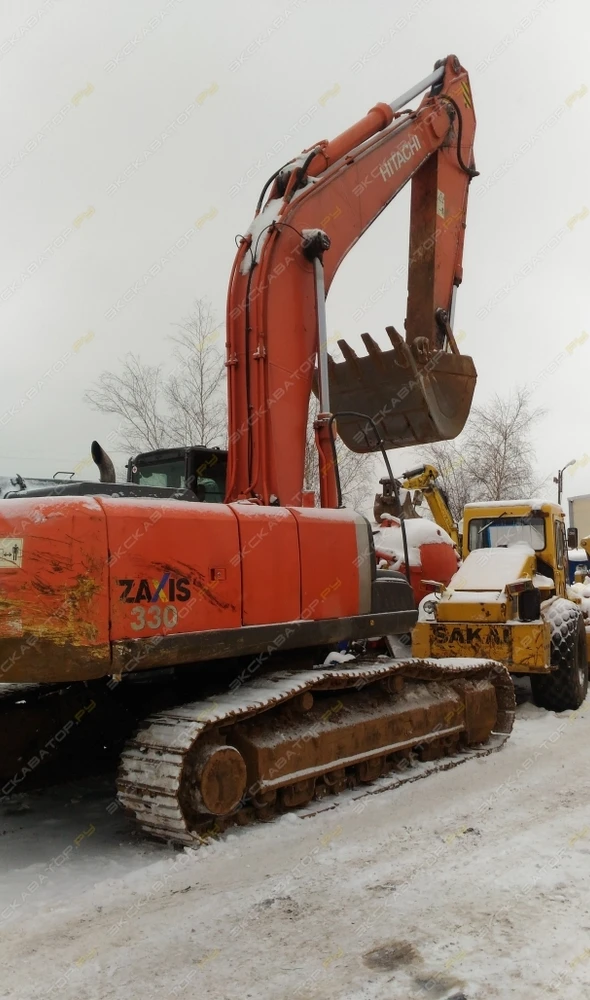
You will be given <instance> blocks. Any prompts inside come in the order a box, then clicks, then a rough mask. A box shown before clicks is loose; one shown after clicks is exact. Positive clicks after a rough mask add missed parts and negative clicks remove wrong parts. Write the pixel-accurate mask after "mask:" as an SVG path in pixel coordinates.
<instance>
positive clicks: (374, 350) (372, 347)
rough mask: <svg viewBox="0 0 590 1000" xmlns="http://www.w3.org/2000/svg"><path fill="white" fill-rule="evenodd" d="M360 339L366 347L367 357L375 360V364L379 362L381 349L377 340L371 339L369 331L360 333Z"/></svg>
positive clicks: (381, 355) (381, 354)
mask: <svg viewBox="0 0 590 1000" xmlns="http://www.w3.org/2000/svg"><path fill="white" fill-rule="evenodd" d="M361 340H362V342H363V344H364V345H365V347H366V348H367V354H368V355H369V357H370V358H371V359H372V360H373V361H375V362H377V364H381V361H382V357H383V351H382V350H381V348H380V347H379V344H378V343H377V341H376V340H373V338H372V336H371V334H370V333H361Z"/></svg>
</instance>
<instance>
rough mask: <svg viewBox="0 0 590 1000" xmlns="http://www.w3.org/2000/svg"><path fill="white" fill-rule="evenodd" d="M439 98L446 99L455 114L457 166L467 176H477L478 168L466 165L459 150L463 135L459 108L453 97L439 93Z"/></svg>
mask: <svg viewBox="0 0 590 1000" xmlns="http://www.w3.org/2000/svg"><path fill="white" fill-rule="evenodd" d="M440 99H441V101H448V102H449V104H452V106H453V107H454V109H455V112H456V114H457V159H458V161H459V166H460V167H461V170H464V171H465V173H466V174H468V176H469V177H479V170H476V169H475V167H468V166H467V164H466V163H465V161H464V159H463V154H462V152H461V139H462V137H463V117H462V115H461V108H460V107H459V105H458V104H457V102H456V101H455V100H454V98H452V97H449V96H448V95H447V94H441V95H440Z"/></svg>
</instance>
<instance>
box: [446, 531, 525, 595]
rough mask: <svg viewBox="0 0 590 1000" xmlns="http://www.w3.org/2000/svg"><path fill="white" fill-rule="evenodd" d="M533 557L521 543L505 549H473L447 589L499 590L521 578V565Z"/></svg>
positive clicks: (522, 567)
mask: <svg viewBox="0 0 590 1000" xmlns="http://www.w3.org/2000/svg"><path fill="white" fill-rule="evenodd" d="M534 554H535V553H534V550H533V549H532V548H531V547H530V545H526V544H525V543H522V544H518V545H511V546H510V548H507V549H504V548H502V549H474V550H473V552H470V553H469V555H468V556H467V558H466V560H465V562H464V563H463V565H462V566H461V568H460V569H459V570H458V571H457V573H455V576H454V577H453V579H452V580H451V582H450V584H449V586H450V588H451V589H453V590H503V589H504V587H505V586H506V584H508V583H514V582H515V581H516V580H519V579H520V578H521V577H522V576H523V575H524V574H523V569H524V564H525V562H526V560H527V559H528V558H529V556H534Z"/></svg>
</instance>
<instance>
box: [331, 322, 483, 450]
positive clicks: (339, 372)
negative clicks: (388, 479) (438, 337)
mask: <svg viewBox="0 0 590 1000" xmlns="http://www.w3.org/2000/svg"><path fill="white" fill-rule="evenodd" d="M387 333H388V335H389V339H390V340H391V343H392V348H391V350H387V351H382V350H381V348H380V347H379V345H378V344H377V343H376V342H375V341H374V340H373V338H372V337H371V336H370V335H369V334H368V333H364V334H362V339H363V342H364V344H365V347H366V348H367V354H366V355H364V356H362V357H359V356H358V355H357V354H356V353H355V351H353V349H352V348H351V347H350V346H349V345H348V344H347V343H346V341H345V340H339V341H338V346H339V348H340V350H341V352H342V354H343V357H344V360H343V361H340V362H336V361H334V359H333V358H332V357H331V356H328V372H329V381H330V409H331V411H332V413H334V414H336V416H337V428H338V434H339V436H340V437H341V438H342V440H343V442H344V444H345V445H346V447H347V448H350V450H351V451H355V452H360V453H363V452H372V451H377V450H378V449H379V447H380V442H379V440H378V438H377V435H376V433H375V429H374V428H373V426H372V424H371V422H370V421H369V420H368V419H366V418H369V417H370V418H371V419H372V421H374V423H375V425H376V426H377V429H378V432H379V435H380V437H381V440H382V441H383V444H384V445H385V447H386V448H403V447H406V446H407V445H416V444H429V443H430V442H432V441H448V440H451V439H452V438H455V437H457V435H458V434H460V432H461V431H462V430H463V427H464V426H465V422H466V420H467V417H468V415H469V411H470V408H471V401H472V399H473V393H474V391H475V382H476V379H477V373H476V370H475V365H474V364H473V360H472V358H470V357H467V356H466V355H463V354H459V353H458V351H457V350H456V345H455V344H454V342H452V343H451V345H450V346H451V350H439V351H434V352H431V351H430V350H429V348H428V347H427V346H424V348H422V345H421V343H420V340H418V341H415V342H414V344H413V345H412V347H410V346H409V345H408V344H407V343H406V341H405V340H404V339H403V338H402V337H401V336H400V334H399V333H397V331H396V330H395V329H394V328H393V327H391V326H389V327H387ZM421 339H422V338H421ZM423 342H424V344H425V345H426V344H427V342H426V340H425V338H424V341H423ZM346 412H348V414H351V413H354V414H356V415H354V416H353V415H345V414H346ZM340 414H343V415H342V416H340Z"/></svg>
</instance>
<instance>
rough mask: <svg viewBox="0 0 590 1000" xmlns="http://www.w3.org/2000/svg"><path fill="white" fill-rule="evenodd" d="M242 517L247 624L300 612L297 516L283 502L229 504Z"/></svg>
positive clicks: (239, 556) (237, 561)
mask: <svg viewBox="0 0 590 1000" xmlns="http://www.w3.org/2000/svg"><path fill="white" fill-rule="evenodd" d="M230 507H231V509H232V510H233V512H234V514H235V517H236V519H237V522H238V531H239V537H240V543H239V551H237V552H236V554H235V555H234V556H232V558H231V560H230V561H231V564H232V566H238V567H239V568H240V569H241V574H242V608H243V623H244V625H266V624H269V623H271V622H290V621H295V620H296V619H298V618H299V617H300V616H301V573H300V560H299V536H298V532H297V521H296V520H295V518H294V516H293V514H292V512H291V511H289V510H286V509H285V508H284V507H260V506H258V504H247V503H242V504H240V503H234V504H230Z"/></svg>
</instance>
